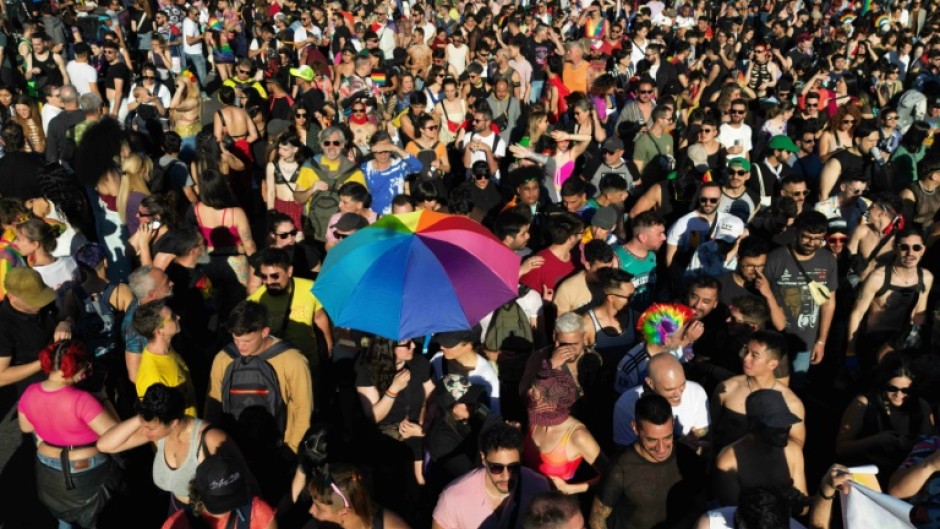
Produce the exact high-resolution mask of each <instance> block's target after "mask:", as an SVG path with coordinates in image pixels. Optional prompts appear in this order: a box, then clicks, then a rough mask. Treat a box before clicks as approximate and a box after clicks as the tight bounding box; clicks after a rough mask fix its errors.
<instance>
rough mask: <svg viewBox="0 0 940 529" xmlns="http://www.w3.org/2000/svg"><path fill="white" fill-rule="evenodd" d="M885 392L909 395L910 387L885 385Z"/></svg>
mask: <svg viewBox="0 0 940 529" xmlns="http://www.w3.org/2000/svg"><path fill="white" fill-rule="evenodd" d="M885 393H902V394H904V395H910V393H911V387H910V386H908V387H906V388H899V387H897V386H890V385H889V386H885Z"/></svg>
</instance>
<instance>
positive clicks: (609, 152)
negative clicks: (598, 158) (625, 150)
mask: <svg viewBox="0 0 940 529" xmlns="http://www.w3.org/2000/svg"><path fill="white" fill-rule="evenodd" d="M604 154H605V155H607V156H610V155H612V154H617V151H608V150H607V149H604Z"/></svg>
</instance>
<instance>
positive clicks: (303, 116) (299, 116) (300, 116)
mask: <svg viewBox="0 0 940 529" xmlns="http://www.w3.org/2000/svg"><path fill="white" fill-rule="evenodd" d="M294 117H295V118H297V119H307V113H306V112H298V113H296V114H294Z"/></svg>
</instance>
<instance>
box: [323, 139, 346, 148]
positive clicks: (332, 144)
mask: <svg viewBox="0 0 940 529" xmlns="http://www.w3.org/2000/svg"><path fill="white" fill-rule="evenodd" d="M342 145H343V142H342V141H340V140H326V141H324V142H323V146H324V147H340V146H342Z"/></svg>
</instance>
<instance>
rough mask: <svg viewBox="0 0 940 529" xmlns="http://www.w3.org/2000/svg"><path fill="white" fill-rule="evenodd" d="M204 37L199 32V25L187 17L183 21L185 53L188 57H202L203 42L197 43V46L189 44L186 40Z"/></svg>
mask: <svg viewBox="0 0 940 529" xmlns="http://www.w3.org/2000/svg"><path fill="white" fill-rule="evenodd" d="M199 35H202V32H201V31H199V24H197V23H196V22H195V21H193V20H191V19H190V18H189V17H186V19H185V20H183V53H185V54H187V55H202V41H201V40H200V41H196V43H195V44H187V41H186V39H187V38H190V37H198V36H199Z"/></svg>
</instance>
